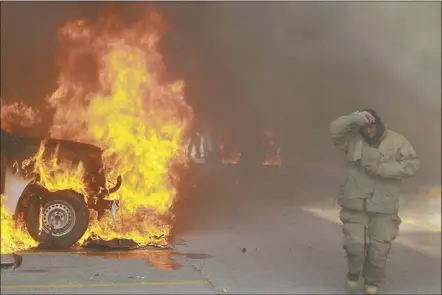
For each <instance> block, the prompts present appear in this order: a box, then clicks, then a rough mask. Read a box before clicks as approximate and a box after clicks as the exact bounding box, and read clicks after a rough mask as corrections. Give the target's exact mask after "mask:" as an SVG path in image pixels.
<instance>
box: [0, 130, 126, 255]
mask: <svg viewBox="0 0 442 295" xmlns="http://www.w3.org/2000/svg"><path fill="white" fill-rule="evenodd" d="M42 145H44V153H43V155H42V158H43V159H52V157H54V155H56V160H57V162H58V161H68V162H70V163H71V164H72V165H74V166H76V165H78V164H79V163H82V164H83V167H84V174H83V183H84V185H85V191H86V196H85V195H83V194H81V193H79V192H77V191H75V190H73V189H72V188H67V189H64V190H59V191H50V190H48V189H47V188H45V187H44V186H43V185H42V183H41V182H40V175H39V174H38V173H35V169H33V165H34V164H35V160H34V161H32V159H34V158H35V155H36V154H37V153H38V152H39V151H40V148H41V146H42ZM102 152H103V151H102V150H101V149H100V148H99V147H96V146H94V145H91V144H86V143H81V142H75V141H70V140H60V139H51V138H36V137H28V136H22V135H17V134H12V133H10V132H8V131H6V130H4V129H3V128H2V129H1V157H2V159H1V160H2V161H1V179H0V180H1V194H2V195H5V197H6V198H5V203H4V205H5V209H6V210H7V211H8V212H9V213H10V214H13V215H14V217H16V218H17V217H18V216H23V219H24V223H25V225H26V228H27V231H28V232H29V234H30V235H31V237H32V238H33V239H35V240H36V241H40V238H41V235H42V234H44V233H46V234H47V235H50V236H52V238H51V247H55V248H63V247H70V246H72V245H73V244H75V243H76V242H77V241H78V240H79V239H80V238H81V237H82V236H83V235H84V233H85V232H86V230H87V228H88V225H89V216H90V213H91V210H94V211H97V212H98V218H101V217H102V216H103V214H104V213H105V211H106V210H110V209H111V208H112V206H113V204H116V203H114V201H110V200H106V199H105V198H106V197H107V196H108V195H110V194H112V193H114V192H116V191H117V190H118V189H119V188H120V186H121V176H119V177H118V178H117V183H116V185H115V186H114V187H113V188H110V189H108V188H106V176H105V172H104V167H103V161H102ZM29 159H31V161H29ZM25 160H28V163H27V164H28V165H27V166H26V168H23V167H22V165H21V163H23V161H25ZM17 164H18V165H17ZM30 171H32V173H30Z"/></svg>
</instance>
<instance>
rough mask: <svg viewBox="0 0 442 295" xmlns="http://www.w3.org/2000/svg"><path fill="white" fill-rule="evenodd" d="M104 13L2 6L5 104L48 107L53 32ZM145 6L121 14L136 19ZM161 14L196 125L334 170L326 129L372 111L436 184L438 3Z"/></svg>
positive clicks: (286, 5)
mask: <svg viewBox="0 0 442 295" xmlns="http://www.w3.org/2000/svg"><path fill="white" fill-rule="evenodd" d="M51 5H52V6H51ZM100 5H101V6H103V5H102V4H94V5H92V4H91V3H87V2H85V3H80V2H78V3H75V4H74V3H70V4H69V5H68V4H64V3H31V2H27V3H18V2H15V3H12V2H10V3H2V26H1V28H2V40H1V46H2V85H1V86H2V97H4V98H5V97H8V98H10V99H14V98H13V97H11V93H12V94H13V95H15V96H16V97H19V98H22V97H25V96H26V95H25V91H26V88H27V89H28V90H27V91H28V92H31V90H32V93H33V94H34V96H33V98H32V99H29V98H27V99H28V100H29V101H32V102H33V103H34V104H37V102H38V101H43V96H44V94H48V93H50V92H51V91H53V89H54V86H55V85H54V84H55V81H56V74H55V73H56V70H55V68H54V67H53V60H52V58H53V56H54V53H55V50H56V30H57V27H58V26H59V25H60V23H61V21H62V20H64V19H67V18H68V17H69V18H71V17H78V16H80V17H88V18H94V17H95V16H96V13H97V11H98V10H99V9H98V8H101V7H99V6H100ZM147 5H148V4H146V3H141V2H125V3H124V4H120V5H118V7H117V9H118V10H120V12H121V13H122V14H124V15H126V17H127V18H128V19H131V18H134V17H135V16H139V15H140V14H141V11H142V10H143V9H142V8H144V7H147ZM154 5H155V6H157V7H158V9H159V10H160V11H162V12H163V14H164V16H165V19H166V20H167V22H168V23H169V25H170V30H169V32H168V34H167V36H166V37H165V40H164V43H163V47H164V48H163V51H164V53H165V59H166V62H167V66H168V68H169V70H170V73H171V74H172V75H175V76H176V77H180V78H184V79H185V80H186V81H187V84H188V93H187V97H188V100H189V103H191V104H192V105H193V106H194V108H195V110H196V111H197V115H198V117H200V118H201V119H202V121H206V122H208V123H209V124H210V125H212V126H213V128H214V129H216V130H217V131H219V132H223V133H226V134H230V135H231V136H232V137H233V138H235V139H236V140H237V142H238V144H240V145H241V146H243V147H245V148H248V150H254V147H255V146H256V144H257V142H258V139H257V138H258V137H259V134H260V132H261V130H263V129H273V130H274V131H275V133H276V135H277V137H278V138H279V142H280V145H281V147H282V149H283V154H284V156H285V163H286V164H287V165H289V166H292V167H298V168H299V167H302V165H304V164H308V163H315V164H318V163H322V164H323V165H324V166H326V165H329V166H330V167H335V166H334V165H335V164H336V163H338V161H340V160H341V159H340V158H339V155H338V153H337V152H336V150H335V149H334V147H333V146H332V145H331V143H330V139H329V135H328V124H329V122H330V121H331V120H333V119H334V118H335V117H337V116H339V115H342V114H346V113H349V112H352V111H354V110H356V109H361V108H367V107H370V108H374V109H375V110H376V111H377V112H378V113H379V115H380V116H381V117H382V119H383V120H384V121H385V122H386V123H387V125H388V126H389V127H390V128H391V129H394V130H395V131H397V132H399V133H402V134H403V135H405V136H406V137H407V138H408V139H409V141H410V142H411V143H412V145H413V146H414V147H415V149H416V151H417V152H418V154H419V156H420V158H421V160H422V168H421V172H420V175H419V177H418V179H419V181H420V182H425V183H434V182H436V183H440V177H441V169H440V166H441V165H440V163H441V157H440V154H441V153H440V151H441V127H440V125H441V82H440V81H441V12H440V11H441V9H440V8H441V4H440V3H437V2H388V3H387V2H386V3H383V2H331V3H327V2H276V3H271V2H205V3H201V2H200V3H198V2H185V3H180V2H174V3H155V4H154ZM74 6H75V7H74ZM14 7H15V8H14ZM43 20H44V21H43ZM31 48H32V52H30V49H31ZM49 58H51V59H49ZM26 62H27V63H26ZM5 63H6V65H4V64H5ZM17 65H18V66H17ZM30 65H33V68H30ZM20 66H21V67H20ZM20 69H22V70H21V71H20ZM23 69H24V70H23ZM48 72H49V73H50V74H47V73H48ZM5 76H7V77H5ZM19 78H20V79H25V80H24V81H19ZM23 83H24V84H25V86H26V87H25V86H23ZM20 86H21V88H22V89H20ZM43 86H44V87H43ZM29 89H31V90H29ZM19 92H22V94H18V93H19ZM36 93H38V95H37V94H36ZM27 95H28V96H31V94H27ZM22 100H23V99H22ZM252 153H253V151H252Z"/></svg>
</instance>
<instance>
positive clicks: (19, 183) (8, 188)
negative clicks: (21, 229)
mask: <svg viewBox="0 0 442 295" xmlns="http://www.w3.org/2000/svg"><path fill="white" fill-rule="evenodd" d="M2 162H3V161H2ZM2 166H3V164H2ZM4 176H5V178H4V191H3V192H2V193H3V194H4V196H5V203H4V205H5V208H6V210H7V211H8V213H9V214H15V212H16V209H17V206H18V203H19V200H20V197H21V196H22V195H23V192H24V191H25V189H26V187H27V186H28V185H29V184H30V183H31V182H33V181H34V180H35V177H25V176H24V175H23V174H22V173H20V172H16V173H14V172H13V168H12V167H9V166H8V165H7V164H6V163H5V171H4ZM2 187H3V186H2Z"/></svg>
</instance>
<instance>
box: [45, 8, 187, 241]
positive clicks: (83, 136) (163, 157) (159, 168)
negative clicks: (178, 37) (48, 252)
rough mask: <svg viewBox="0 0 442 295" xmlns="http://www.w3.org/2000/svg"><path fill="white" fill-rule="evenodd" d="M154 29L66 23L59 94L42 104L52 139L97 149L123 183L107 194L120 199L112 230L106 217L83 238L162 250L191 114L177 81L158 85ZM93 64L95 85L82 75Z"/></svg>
mask: <svg viewBox="0 0 442 295" xmlns="http://www.w3.org/2000/svg"><path fill="white" fill-rule="evenodd" d="M158 25H161V18H160V17H159V16H158V14H156V13H150V14H149V15H148V17H146V18H145V19H143V20H142V21H140V22H139V23H136V24H135V25H133V26H130V27H125V26H123V24H122V23H121V22H119V21H118V19H116V18H112V17H111V18H101V19H99V21H98V22H97V23H96V24H95V25H89V24H87V22H86V21H83V20H77V21H70V22H68V23H67V24H66V25H65V26H64V27H63V28H62V29H61V30H60V40H61V41H62V45H63V47H64V52H62V53H63V54H64V57H65V59H62V60H60V61H61V63H60V65H61V66H62V68H61V74H60V78H59V88H58V89H57V91H55V93H54V94H53V95H52V96H51V97H50V98H49V99H48V102H49V103H50V105H51V106H53V107H54V109H55V116H54V125H53V127H52V129H51V136H52V137H54V138H66V139H75V140H79V141H83V142H88V143H92V144H95V145H98V146H99V147H101V148H102V149H103V150H104V151H105V152H104V155H103V157H104V159H103V160H104V163H105V167H106V171H107V172H108V174H107V176H108V179H115V178H116V177H117V176H118V175H122V177H123V184H122V186H121V188H120V190H119V191H118V192H117V194H116V195H115V196H113V197H114V198H116V199H119V201H120V208H119V211H118V220H117V227H114V223H113V221H112V218H111V216H110V214H109V215H107V216H105V218H104V219H102V220H100V222H97V220H96V219H93V220H92V223H91V225H90V227H89V229H88V232H87V234H86V235H85V236H84V237H83V240H84V239H85V238H87V237H88V236H90V235H91V234H96V235H99V236H100V237H102V238H114V237H118V238H131V239H133V240H135V241H136V242H138V243H142V244H147V243H149V244H164V243H165V242H166V240H167V237H168V236H169V232H170V230H171V224H170V222H167V221H166V220H165V219H164V218H162V217H163V216H165V215H166V216H167V215H168V213H170V212H169V209H170V208H171V205H172V203H173V201H174V198H175V196H176V190H175V187H174V184H175V183H174V179H176V175H173V174H172V172H171V169H170V167H171V165H172V164H173V163H174V161H177V160H178V159H181V157H179V155H180V152H181V150H182V137H183V131H184V130H185V129H186V128H187V126H188V123H189V122H190V120H191V119H192V116H193V112H192V109H191V108H190V107H189V106H188V105H187V104H186V101H185V99H184V95H183V89H184V82H183V81H176V82H173V83H167V82H165V81H164V74H165V72H164V71H165V67H164V63H163V60H162V56H161V55H160V53H159V52H158V48H157V46H158V42H159V41H160V35H159V31H158ZM86 57H87V58H88V59H86ZM85 60H86V61H89V63H84V61H85ZM92 61H93V62H94V63H96V64H95V65H94V64H93V63H92ZM82 62H83V63H82ZM78 65H83V66H85V67H87V68H78ZM94 66H96V67H97V69H98V71H97V74H98V75H97V76H98V77H96V78H97V79H96V83H95V85H94V83H91V80H90V77H91V73H90V72H88V71H92V72H93V68H94ZM92 82H93V81H92ZM54 181H55V179H54Z"/></svg>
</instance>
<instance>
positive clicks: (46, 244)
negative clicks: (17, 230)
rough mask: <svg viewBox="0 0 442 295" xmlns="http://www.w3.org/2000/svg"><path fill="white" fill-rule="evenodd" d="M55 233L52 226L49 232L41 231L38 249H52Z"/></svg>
mask: <svg viewBox="0 0 442 295" xmlns="http://www.w3.org/2000/svg"><path fill="white" fill-rule="evenodd" d="M53 231H54V227H53V226H51V228H50V230H49V232H48V233H47V232H45V231H43V230H42V231H41V233H40V235H39V237H38V242H39V244H38V246H37V249H42V250H43V249H50V248H51V247H52V244H53V241H54V236H53V235H52V233H53Z"/></svg>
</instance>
